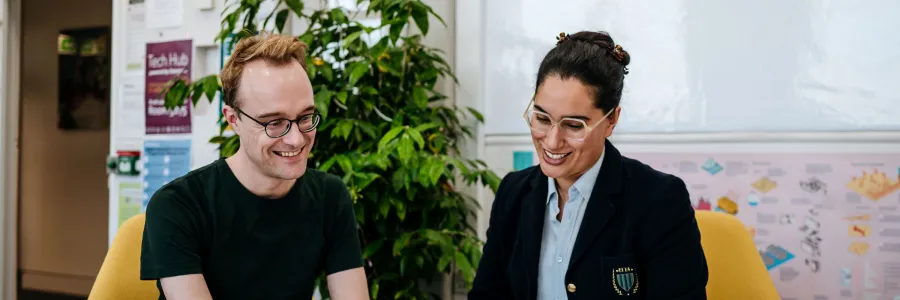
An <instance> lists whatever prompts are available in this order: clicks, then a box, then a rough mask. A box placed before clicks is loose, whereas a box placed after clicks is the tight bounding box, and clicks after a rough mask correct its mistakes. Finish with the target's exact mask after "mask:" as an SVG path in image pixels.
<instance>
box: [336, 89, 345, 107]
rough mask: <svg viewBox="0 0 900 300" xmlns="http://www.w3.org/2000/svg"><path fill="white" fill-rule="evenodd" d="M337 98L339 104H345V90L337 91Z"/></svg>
mask: <svg viewBox="0 0 900 300" xmlns="http://www.w3.org/2000/svg"><path fill="white" fill-rule="evenodd" d="M337 98H338V101H340V102H341V104H347V91H340V92H338V93H337Z"/></svg>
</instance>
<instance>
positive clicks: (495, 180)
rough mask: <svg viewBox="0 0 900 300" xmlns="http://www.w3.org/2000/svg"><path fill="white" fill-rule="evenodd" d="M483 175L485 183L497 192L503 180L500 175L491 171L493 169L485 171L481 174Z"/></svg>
mask: <svg viewBox="0 0 900 300" xmlns="http://www.w3.org/2000/svg"><path fill="white" fill-rule="evenodd" d="M481 177H482V179H483V182H484V184H486V185H487V186H489V187H490V188H491V190H492V191H494V193H496V192H497V188H498V187H500V181H501V179H500V177H497V174H494V172H491V171H486V172H484V173H483V174H481Z"/></svg>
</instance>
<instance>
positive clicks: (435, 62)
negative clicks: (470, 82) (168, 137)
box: [164, 0, 500, 299]
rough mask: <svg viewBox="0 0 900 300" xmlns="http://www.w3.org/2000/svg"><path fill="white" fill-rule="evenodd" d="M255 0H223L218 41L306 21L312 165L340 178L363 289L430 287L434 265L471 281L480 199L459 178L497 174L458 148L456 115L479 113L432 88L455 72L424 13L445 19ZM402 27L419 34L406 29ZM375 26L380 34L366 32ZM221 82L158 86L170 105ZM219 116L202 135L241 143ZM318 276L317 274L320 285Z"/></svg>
mask: <svg viewBox="0 0 900 300" xmlns="http://www.w3.org/2000/svg"><path fill="white" fill-rule="evenodd" d="M261 2H262V1H261V0H240V1H233V2H232V3H230V4H229V5H228V7H227V8H226V10H225V11H224V12H223V20H222V29H221V32H220V34H219V36H218V37H217V38H216V39H217V42H220V43H223V44H224V43H228V42H231V43H233V42H236V41H237V40H240V38H242V37H246V36H248V35H250V34H255V33H256V32H259V31H260V29H261V28H266V26H267V25H270V24H274V28H275V31H277V32H281V31H282V30H283V29H284V28H285V24H286V23H287V22H288V20H289V19H290V17H291V15H296V16H297V17H298V18H299V19H300V20H302V21H304V22H305V23H308V24H309V26H308V28H307V29H306V31H305V32H303V33H302V34H300V35H299V37H298V38H299V39H301V40H302V41H304V42H305V43H307V44H308V45H309V47H310V50H309V51H310V53H309V57H308V61H307V65H308V67H307V72H308V73H309V76H310V80H311V81H312V85H313V87H314V89H315V102H316V106H317V107H318V109H319V110H320V112H321V113H322V114H323V116H324V120H323V123H322V124H321V125H320V126H319V128H318V134H317V141H316V143H317V145H316V146H315V148H314V150H313V154H312V156H311V157H310V166H315V167H317V168H318V169H320V170H323V171H326V172H330V173H333V174H337V175H339V176H342V178H343V180H344V181H345V183H346V184H347V187H348V188H349V189H350V193H351V195H352V197H353V199H354V201H355V209H356V216H357V221H358V222H359V225H360V232H359V233H360V239H361V242H362V244H363V247H364V249H363V256H364V258H365V259H366V261H367V267H366V271H367V276H368V281H369V289H370V292H371V296H372V298H373V299H433V298H439V296H438V295H436V294H434V293H429V292H427V291H425V288H424V286H425V285H426V284H427V283H428V282H429V281H430V280H431V279H432V278H434V277H435V275H437V274H440V273H451V274H455V273H456V272H457V271H459V272H460V273H462V274H463V277H464V279H465V281H466V283H467V284H471V281H472V279H473V277H474V272H475V268H476V264H477V262H478V261H479V259H480V257H481V246H482V242H481V241H480V240H479V239H478V236H477V234H476V231H475V229H474V228H473V227H472V225H471V223H472V222H471V221H472V220H473V217H474V215H475V212H476V209H478V208H479V207H478V204H477V201H476V200H475V199H474V198H472V197H471V196H468V195H465V194H463V193H461V192H460V191H459V190H458V186H461V185H463V184H467V185H471V184H481V185H487V186H489V187H490V188H491V189H492V190H494V191H496V188H497V186H498V184H499V181H500V179H499V177H497V175H496V174H494V173H493V172H492V171H490V170H488V169H487V166H486V164H485V163H484V162H482V161H479V160H469V159H464V158H462V157H461V155H460V147H461V144H462V143H463V142H464V140H465V139H467V138H470V137H471V136H472V132H471V128H470V127H468V125H466V124H467V123H472V122H467V121H466V118H468V117H469V116H471V117H474V119H475V120H477V122H482V121H483V120H482V117H481V115H480V113H479V112H478V111H476V110H474V109H471V108H465V109H460V108H458V107H456V106H455V105H453V104H452V103H446V102H447V101H444V100H446V99H447V96H446V95H444V94H442V93H440V92H439V91H437V90H435V86H436V84H437V83H438V80H439V79H444V80H451V81H452V82H454V83H455V82H456V78H455V77H454V74H453V72H452V69H451V67H450V66H449V65H448V64H447V62H446V61H445V60H444V59H443V57H442V52H441V51H440V50H439V49H434V48H431V47H428V46H426V45H424V44H423V43H422V38H423V37H424V35H426V34H427V33H428V31H429V28H430V26H431V24H430V22H431V20H438V21H440V22H441V23H442V24H443V20H442V19H441V17H440V16H438V15H437V14H436V13H435V12H434V11H433V10H432V8H431V7H429V6H428V5H427V4H426V3H423V2H422V1H420V0H372V1H368V5H367V7H365V8H364V9H363V10H361V11H358V12H351V11H348V10H345V9H343V8H327V9H320V10H315V11H312V12H307V11H304V2H303V1H301V0H277V1H276V2H278V6H277V8H276V9H275V10H274V11H272V12H271V13H267V14H266V15H265V16H264V19H263V18H259V16H258V15H259V14H260V4H261ZM323 2H324V1H323ZM359 2H360V3H362V2H365V1H359ZM324 6H325V5H323V7H324ZM351 13H363V14H366V15H371V16H375V17H376V18H378V17H380V25H378V26H374V27H371V26H366V25H364V24H361V23H360V22H357V21H354V18H353V17H352V16H351V15H350V14H351ZM260 19H263V21H261V22H260V21H257V20H260ZM270 22H272V23H270ZM444 25H445V26H446V24H444ZM412 26H415V27H416V28H418V33H407V32H409V31H411V30H405V29H407V28H410V27H412ZM376 30H385V31H387V32H388V33H387V34H386V35H385V36H384V37H383V38H381V39H380V40H377V41H368V39H367V37H369V34H370V33H372V32H374V31H376ZM220 91H221V89H220V87H219V84H218V78H217V76H216V75H211V76H207V77H204V78H201V79H199V80H196V81H194V82H192V83H186V82H183V81H179V80H173V81H172V83H171V85H170V87H169V88H168V89H167V90H166V91H165V92H164V93H165V101H166V105H167V107H174V106H176V105H181V104H183V103H184V102H185V101H186V99H191V101H192V102H193V103H194V104H196V103H197V102H198V101H199V100H200V99H201V98H203V97H205V98H207V99H209V100H210V101H213V100H214V99H217V98H216V94H217V93H218V92H220ZM220 126H221V130H220V134H219V135H218V136H215V137H212V139H211V140H210V142H212V143H217V144H219V145H220V146H219V149H220V152H221V155H222V156H229V155H231V154H233V153H234V152H235V151H236V150H237V149H238V147H239V146H240V145H239V142H238V139H237V137H236V136H233V135H228V134H226V132H227V130H226V127H227V124H224V122H221V121H220ZM460 181H461V182H460ZM324 284H325V283H324V277H323V278H322V279H321V280H320V290H321V291H323V292H326V291H327V289H326V288H324V287H325V286H324ZM326 297H327V295H326Z"/></svg>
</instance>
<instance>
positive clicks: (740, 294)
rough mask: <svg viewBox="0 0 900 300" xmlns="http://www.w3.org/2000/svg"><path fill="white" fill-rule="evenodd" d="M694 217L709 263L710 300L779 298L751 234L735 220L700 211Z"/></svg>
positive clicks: (730, 216)
mask: <svg viewBox="0 0 900 300" xmlns="http://www.w3.org/2000/svg"><path fill="white" fill-rule="evenodd" d="M696 217H697V223H698V224H699V226H700V234H701V236H702V240H701V243H702V244H703V251H704V252H705V253H706V261H707V263H708V264H709V282H708V283H707V285H706V293H707V297H708V298H709V299H711V300H718V299H722V300H726V299H727V300H731V299H734V300H741V299H748V300H749V299H753V300H769V299H772V300H778V299H781V298H780V296H779V295H778V291H777V290H776V289H775V284H774V283H773V282H772V278H771V277H769V271H768V270H766V266H765V264H764V263H763V260H762V257H760V254H759V250H757V249H756V245H755V244H754V243H753V239H752V238H751V237H750V233H749V232H748V231H747V229H746V227H744V224H743V223H741V221H740V220H739V219H738V218H736V217H734V216H732V215H729V214H725V213H720V212H712V211H699V210H698V211H696Z"/></svg>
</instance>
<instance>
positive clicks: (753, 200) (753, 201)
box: [747, 194, 759, 207]
mask: <svg viewBox="0 0 900 300" xmlns="http://www.w3.org/2000/svg"><path fill="white" fill-rule="evenodd" d="M747 204H749V205H750V206H752V207H756V206H757V205H759V196H757V195H756V194H750V195H747Z"/></svg>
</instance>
